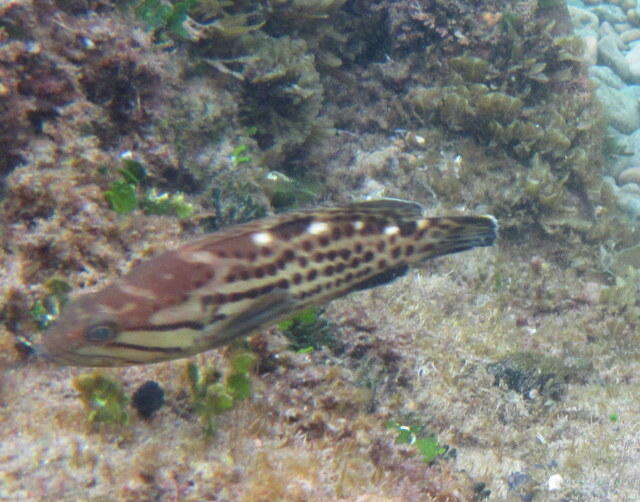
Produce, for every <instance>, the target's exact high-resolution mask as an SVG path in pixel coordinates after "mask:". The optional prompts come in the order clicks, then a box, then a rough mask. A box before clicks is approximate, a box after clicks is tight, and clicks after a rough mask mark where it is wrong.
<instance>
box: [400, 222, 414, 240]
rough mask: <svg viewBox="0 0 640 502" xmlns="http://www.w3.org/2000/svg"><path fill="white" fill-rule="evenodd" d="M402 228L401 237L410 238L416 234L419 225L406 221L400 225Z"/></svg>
mask: <svg viewBox="0 0 640 502" xmlns="http://www.w3.org/2000/svg"><path fill="white" fill-rule="evenodd" d="M398 227H399V228H400V235H401V236H402V237H408V236H409V235H411V234H413V233H415V231H416V229H417V228H418V225H417V224H416V222H415V221H405V222H402V223H400V224H399V225H398Z"/></svg>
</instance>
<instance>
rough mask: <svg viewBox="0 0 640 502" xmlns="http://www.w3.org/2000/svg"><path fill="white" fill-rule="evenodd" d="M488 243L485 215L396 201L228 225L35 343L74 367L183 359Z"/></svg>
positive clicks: (77, 307)
mask: <svg viewBox="0 0 640 502" xmlns="http://www.w3.org/2000/svg"><path fill="white" fill-rule="evenodd" d="M496 234H497V223H496V220H495V219H494V218H493V217H492V216H451V217H428V216H427V215H426V214H425V210H424V208H423V207H422V206H420V205H419V204H417V203H414V202H408V201H401V200H395V199H383V200H377V201H366V202H360V203H356V204H351V205H347V206H344V207H338V208H332V209H319V210H308V211H298V212H292V213H288V214H282V215H277V216H272V217H267V218H264V219H261V220H256V221H253V222H249V223H245V224H242V225H236V226H232V227H229V228H227V229H224V230H222V231H219V232H215V233H212V234H209V235H206V236H204V237H201V238H199V239H196V240H194V241H191V242H187V243H185V244H183V245H182V246H180V247H178V248H177V249H174V250H170V251H166V252H164V253H162V254H160V255H158V256H156V257H155V258H152V259H150V260H148V261H146V262H143V263H141V264H139V265H137V266H135V267H134V268H133V269H132V270H131V271H130V272H129V273H127V274H126V275H124V276H122V277H121V278H120V279H118V280H117V281H115V282H114V283H113V284H111V285H109V286H107V287H106V288H104V289H102V290H100V291H98V292H96V293H90V294H85V295H82V296H80V297H78V299H76V300H75V301H73V302H71V303H70V304H69V305H68V306H67V307H66V308H65V309H64V311H63V312H62V314H61V316H60V318H59V319H58V320H57V322H56V323H55V324H54V325H53V326H52V327H51V328H50V329H49V330H48V332H47V333H45V338H44V348H45V353H47V354H48V355H49V356H51V357H52V358H53V359H54V360H56V361H58V362H61V363H64V364H71V365H78V366H124V365H132V364H145V363H155V362H159V361H164V360H169V359H177V358H182V357H187V356H190V355H193V354H197V353H199V352H203V351H205V350H209V349H211V348H213V347H217V346H220V345H223V344H225V343H228V342H230V341H231V340H233V339H235V338H237V337H240V336H245V335H249V334H251V333H253V332H255V331H258V330H260V329H263V328H265V327H268V326H269V325H270V324H273V323H274V322H277V321H278V320H280V319H282V318H285V317H288V316H291V315H292V314H293V313H295V312H296V311H298V310H301V309H304V308H307V307H309V306H311V305H319V304H324V303H326V302H328V301H330V300H332V299H334V298H337V297H341V296H344V295H346V294H348V293H350V292H352V291H357V290H361V289H365V288H369V287H374V286H377V285H380V284H384V283H387V282H389V281H391V280H393V279H395V278H396V277H399V276H401V275H403V274H404V273H406V271H407V269H408V267H409V266H410V265H411V264H414V263H417V262H421V261H424V260H426V259H430V258H434V257H436V256H441V255H445V254H450V253H456V252H459V251H464V250H467V249H471V248H473V247H477V246H490V245H492V244H493V242H494V241H495V239H496Z"/></svg>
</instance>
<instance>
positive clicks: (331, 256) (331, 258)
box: [327, 250, 338, 261]
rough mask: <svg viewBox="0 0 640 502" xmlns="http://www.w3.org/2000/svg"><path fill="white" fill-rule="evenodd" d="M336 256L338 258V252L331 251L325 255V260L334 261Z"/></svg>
mask: <svg viewBox="0 0 640 502" xmlns="http://www.w3.org/2000/svg"><path fill="white" fill-rule="evenodd" d="M337 256H338V252H337V251H334V250H331V251H329V252H328V253H327V259H328V260H329V261H334V260H335V259H336V257H337Z"/></svg>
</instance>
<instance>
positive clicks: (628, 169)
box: [569, 0, 640, 216]
mask: <svg viewBox="0 0 640 502" xmlns="http://www.w3.org/2000/svg"><path fill="white" fill-rule="evenodd" d="M569 12H570V14H571V18H572V20H573V23H574V26H575V30H576V33H577V34H578V35H579V36H580V37H581V38H582V39H583V41H584V44H585V59H586V61H587V63H588V64H589V65H590V68H589V75H590V77H591V79H592V80H593V82H594V83H595V84H596V85H597V90H596V94H597V96H598V98H599V99H600V101H601V102H602V106H603V111H604V115H605V119H606V120H607V125H608V130H609V135H610V137H611V139H612V141H611V145H612V151H613V155H612V162H611V163H610V167H609V176H607V177H606V178H605V180H606V181H607V182H608V184H609V185H610V186H611V188H612V189H613V191H614V193H615V194H616V196H617V198H618V202H619V205H620V207H621V208H622V209H624V210H625V211H628V212H629V213H631V214H632V215H634V216H637V215H640V5H638V2H637V1H636V0H613V1H611V2H607V3H601V2H594V1H592V0H584V1H582V0H571V1H570V2H569Z"/></svg>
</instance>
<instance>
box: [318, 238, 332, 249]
mask: <svg viewBox="0 0 640 502" xmlns="http://www.w3.org/2000/svg"><path fill="white" fill-rule="evenodd" d="M329 242H331V241H330V240H329V237H328V236H326V235H321V236H320V237H319V238H318V244H320V246H322V247H326V246H328V245H329Z"/></svg>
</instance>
